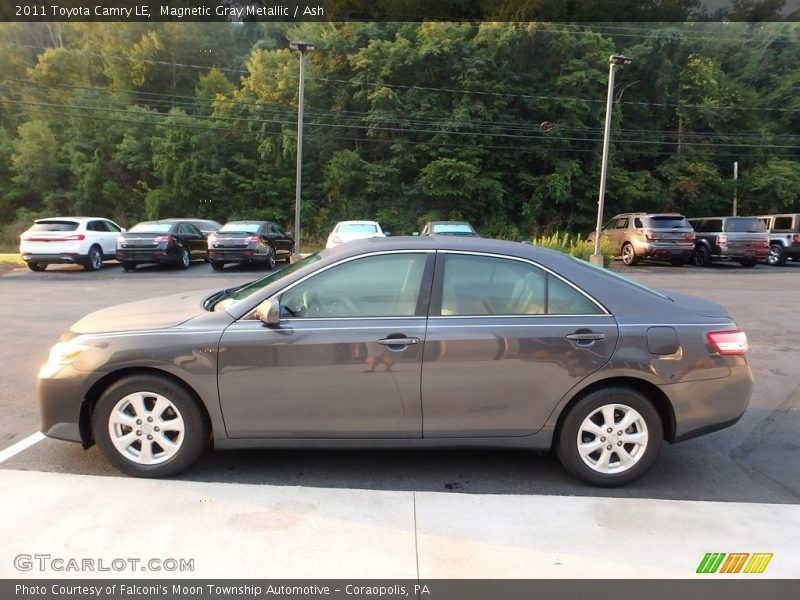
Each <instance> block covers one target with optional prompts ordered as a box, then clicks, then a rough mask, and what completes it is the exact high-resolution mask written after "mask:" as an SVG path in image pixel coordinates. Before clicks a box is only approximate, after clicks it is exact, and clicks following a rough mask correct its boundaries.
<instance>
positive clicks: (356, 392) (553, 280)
mask: <svg viewBox="0 0 800 600" xmlns="http://www.w3.org/2000/svg"><path fill="white" fill-rule="evenodd" d="M746 350H747V339H746V337H745V334H744V333H743V332H742V331H740V330H739V329H738V328H737V326H736V323H735V322H734V320H733V318H732V317H731V316H730V315H729V314H728V312H727V310H726V309H725V308H723V307H722V306H720V305H718V304H715V303H712V302H708V301H705V300H701V299H698V298H694V297H691V296H687V295H683V294H677V293H671V292H663V293H662V292H658V291H654V290H651V289H649V288H646V287H643V286H641V285H638V284H636V283H633V282H631V281H628V280H627V279H624V278H621V277H619V276H617V275H614V274H613V273H611V272H609V271H605V270H603V269H599V268H596V267H593V266H591V265H589V264H588V263H585V262H582V261H579V260H577V259H574V258H571V257H569V256H566V255H564V254H560V253H556V252H552V251H550V250H545V249H542V248H538V247H535V246H530V245H526V244H517V243H512V242H503V241H497V240H487V239H479V238H476V239H469V238H468V239H459V238H452V237H435V236H434V237H416V238H415V237H407V238H373V239H370V240H365V241H359V242H353V243H349V244H342V245H340V246H337V247H336V248H333V249H329V250H324V251H322V252H320V253H319V254H315V255H312V256H309V257H307V258H305V259H303V260H301V261H298V262H297V263H294V264H292V265H289V266H287V267H286V268H284V269H282V270H280V271H275V272H273V273H271V274H269V275H267V276H266V277H263V278H262V279H259V280H256V281H254V282H251V283H248V284H244V285H241V286H238V287H235V288H230V289H225V290H209V291H201V292H185V293H181V294H176V295H173V296H166V297H162V298H157V299H153V300H145V301H139V302H133V303H130V304H124V305H121V306H116V307H112V308H108V309H105V310H101V311H98V312H96V313H93V314H90V315H88V316H86V317H84V318H83V319H81V320H80V321H78V322H77V323H75V324H74V325H73V326H72V327H71V328H70V330H69V331H68V332H66V333H65V334H64V335H63V336H62V337H61V340H60V341H59V342H58V343H57V344H56V345H55V346H54V347H53V349H52V350H51V353H50V358H49V360H48V362H47V364H46V365H45V366H44V367H42V369H41V371H40V372H39V378H38V384H37V390H38V396H39V402H40V408H41V413H42V431H43V432H44V433H45V434H46V435H48V436H50V437H53V438H58V439H63V440H70V441H74V442H80V443H82V444H83V445H84V446H85V447H88V446H90V445H91V444H93V443H95V442H96V443H97V444H98V446H99V447H100V449H101V451H102V452H103V454H104V455H105V456H106V457H107V458H108V460H109V461H110V462H112V463H113V464H114V465H116V466H117V467H118V468H119V469H121V470H123V471H125V472H127V473H130V474H132V475H135V476H144V477H158V476H167V475H172V474H175V473H177V472H179V471H181V470H182V469H185V468H186V467H188V466H189V465H190V464H192V463H193V462H194V461H195V460H196V459H197V457H198V456H199V455H200V453H201V452H202V451H203V449H204V448H205V447H206V446H207V445H208V443H209V439H212V440H213V444H214V447H215V448H218V449H225V448H257V447H258V448H261V447H273V448H276V447H281V448H297V447H304V448H308V447H313V448H343V447H353V448H409V447H428V448H432V447H436V448H438V447H490V446H494V447H514V448H527V449H537V450H548V449H552V450H553V451H555V452H556V454H557V455H558V457H559V459H560V460H561V462H562V464H563V465H564V466H565V467H566V468H567V470H569V471H570V472H571V473H572V474H574V475H576V476H577V477H580V478H581V479H583V480H585V481H587V482H589V483H592V484H595V485H602V486H615V485H621V484H624V483H628V482H630V481H632V480H634V479H636V478H637V477H639V476H640V475H642V474H643V473H644V472H645V471H646V470H647V469H648V468H649V467H650V466H651V465H652V464H653V462H654V461H655V459H656V456H657V455H658V453H659V450H660V448H661V445H662V441H663V440H667V441H668V442H677V441H681V440H685V439H688V438H692V437H694V436H697V435H701V434H704V433H708V432H710V431H714V430H717V429H721V428H723V427H727V426H729V425H732V424H733V423H735V422H736V421H737V420H738V419H739V418H740V417H741V415H742V414H743V412H744V410H745V408H746V407H747V403H748V400H749V398H750V393H751V388H752V375H751V373H750V368H749V366H748V364H747V360H746V359H745V352H746Z"/></svg>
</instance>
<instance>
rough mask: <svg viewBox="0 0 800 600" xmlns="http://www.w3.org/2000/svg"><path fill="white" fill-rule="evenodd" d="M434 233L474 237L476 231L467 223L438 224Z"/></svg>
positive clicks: (434, 228)
mask: <svg viewBox="0 0 800 600" xmlns="http://www.w3.org/2000/svg"><path fill="white" fill-rule="evenodd" d="M433 233H453V234H456V235H459V234H460V235H465V234H466V235H472V234H473V233H475V230H474V229H472V227H470V226H469V225H467V224H466V223H437V224H435V225H434V226H433Z"/></svg>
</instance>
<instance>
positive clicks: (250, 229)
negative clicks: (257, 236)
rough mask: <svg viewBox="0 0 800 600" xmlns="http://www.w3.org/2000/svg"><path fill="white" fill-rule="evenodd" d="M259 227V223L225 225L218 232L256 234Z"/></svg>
mask: <svg viewBox="0 0 800 600" xmlns="http://www.w3.org/2000/svg"><path fill="white" fill-rule="evenodd" d="M259 227H261V223H225V225H223V226H222V229H220V230H219V232H220V233H225V232H226V231H239V232H242V233H256V232H258V229H259Z"/></svg>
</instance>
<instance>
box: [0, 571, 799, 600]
mask: <svg viewBox="0 0 800 600" xmlns="http://www.w3.org/2000/svg"><path fill="white" fill-rule="evenodd" d="M756 577H757V576H756ZM0 598H3V599H4V600H10V599H11V598H14V599H15V600H22V599H31V600H32V599H37V600H90V599H94V600H132V599H136V600H157V599H158V600H181V599H189V598H191V599H193V600H202V599H208V600H212V599H213V600H243V599H248V600H254V599H256V598H280V599H282V600H294V599H306V598H320V599H322V598H330V599H332V600H343V599H350V600H354V599H362V600H363V599H366V598H369V599H376V598H379V599H381V600H387V599H388V600H398V599H400V598H418V599H420V600H426V599H430V600H450V599H453V600H456V599H457V600H479V599H480V600H483V599H486V598H491V599H492V600H504V599H506V598H509V599H511V598H515V599H516V598H525V599H537V598H543V599H547V600H554V599H558V600H572V599H574V600H586V599H587V598H647V599H648V600H675V599H676V598H682V599H689V598H703V600H752V599H753V598H769V599H770V600H784V599H786V600H789V599H790V598H791V599H792V600H795V599H796V598H800V581H796V580H771V579H748V580H743V579H740V578H736V579H733V578H731V579H723V578H721V577H715V578H714V579H713V580H680V579H678V580H658V579H641V580H618V579H599V580H597V579H595V580H591V579H581V580H553V579H543V580H532V579H520V580H496V581H491V580H463V579H462V580H452V579H431V580H414V579H412V580H370V579H363V580H345V579H325V580H323V579H320V580H315V579H305V580H302V579H301V580H298V579H274V580H270V579H251V580H236V579H218V580H210V579H202V580H187V579H174V580H167V579H155V580H152V579H151V580H114V579H108V580H102V579H101V580H88V579H87V580H56V579H38V580H3V581H2V582H0Z"/></svg>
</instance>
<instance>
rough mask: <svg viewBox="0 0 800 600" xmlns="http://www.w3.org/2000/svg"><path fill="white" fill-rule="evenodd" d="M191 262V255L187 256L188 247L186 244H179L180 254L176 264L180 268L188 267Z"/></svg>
mask: <svg viewBox="0 0 800 600" xmlns="http://www.w3.org/2000/svg"><path fill="white" fill-rule="evenodd" d="M191 262H192V257H191V256H189V249H188V248H187V247H186V246H181V248H180V256H179V259H178V266H179V267H180V268H181V269H188V268H189V265H190V264H191Z"/></svg>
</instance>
